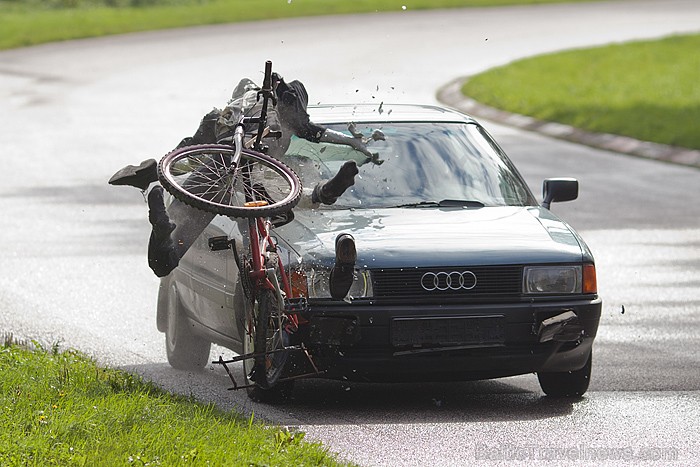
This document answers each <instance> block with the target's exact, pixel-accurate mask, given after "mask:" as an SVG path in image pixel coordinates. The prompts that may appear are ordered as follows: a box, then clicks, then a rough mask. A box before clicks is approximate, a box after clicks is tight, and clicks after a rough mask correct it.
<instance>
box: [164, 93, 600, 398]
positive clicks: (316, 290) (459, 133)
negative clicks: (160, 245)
mask: <svg viewBox="0 0 700 467" xmlns="http://www.w3.org/2000/svg"><path fill="white" fill-rule="evenodd" d="M309 112H310V114H311V118H312V120H313V121H314V122H317V123H320V124H323V125H324V126H327V127H329V128H332V129H335V130H337V131H342V132H345V133H353V134H359V133H361V134H363V135H370V134H372V133H375V134H381V135H382V138H378V140H373V141H371V142H370V143H369V146H368V147H369V149H370V151H371V152H372V153H374V154H375V157H372V158H368V157H367V156H366V155H364V154H362V153H360V152H358V151H355V150H353V149H352V148H350V147H347V146H338V145H334V144H329V143H311V142H308V141H306V140H302V139H293V140H292V141H291V143H290V145H289V149H288V150H287V153H286V156H285V159H284V161H285V162H286V163H287V164H288V165H289V166H291V167H292V168H293V169H294V170H295V171H296V172H297V173H298V174H299V175H300V176H301V179H302V181H303V183H304V186H305V187H313V186H314V185H315V184H316V182H317V181H319V180H323V179H327V178H329V177H331V176H332V175H333V174H334V173H336V172H337V170H338V168H339V167H340V166H341V165H342V164H343V163H344V162H345V161H347V160H350V159H354V160H356V161H357V162H358V165H359V170H360V172H359V174H358V176H357V177H356V179H355V184H354V185H353V186H352V187H351V188H350V189H349V190H347V191H346V192H345V194H344V195H343V196H342V197H340V198H339V199H338V201H337V202H336V203H335V204H333V205H331V206H325V205H322V206H315V205H310V204H309V203H307V202H306V200H302V202H301V203H300V204H299V205H298V206H297V207H296V208H295V209H294V216H293V219H292V220H291V221H290V220H289V219H287V221H288V222H287V223H285V224H284V225H281V226H279V227H277V228H276V229H275V230H274V235H275V237H276V238H277V240H278V242H279V244H280V247H281V248H280V254H281V256H282V258H283V261H284V262H285V264H286V265H287V267H288V268H289V270H290V271H293V273H292V275H293V277H294V280H295V284H296V286H297V287H301V288H302V289H303V292H304V295H305V296H307V298H308V310H307V311H306V312H305V315H304V318H305V320H306V327H305V334H304V342H305V344H306V345H308V346H309V348H310V349H312V350H313V357H314V363H315V365H316V366H317V367H318V369H320V370H321V371H322V377H327V378H338V379H341V378H342V379H348V380H354V381H387V382H389V381H462V380H469V379H487V378H497V377H504V376H512V375H518V374H525V373H532V372H536V373H537V375H538V378H539V381H540V384H541V386H542V389H543V390H544V392H545V393H547V394H549V395H552V396H569V395H581V394H583V393H584V392H585V391H586V390H587V388H588V384H589V380H590V373H591V362H592V344H593V340H594V338H595V335H596V331H597V328H598V322H599V319H600V312H601V300H600V298H599V297H598V295H597V287H596V272H595V264H594V259H593V255H592V254H591V252H590V250H589V249H588V247H587V246H586V244H585V243H584V241H583V239H582V238H581V237H580V236H579V235H578V234H577V233H576V232H575V231H574V230H573V229H572V228H571V226H569V225H568V224H567V223H565V222H564V221H562V220H561V219H559V218H558V217H557V216H556V215H554V214H553V213H552V212H550V210H549V204H550V203H551V202H557V201H570V200H573V199H575V198H576V197H577V195H578V183H577V182H576V180H573V179H566V178H562V179H549V180H545V181H544V201H543V203H542V205H540V204H539V203H538V202H537V201H536V199H535V197H534V196H533V195H532V193H531V191H530V190H529V188H528V187H527V185H526V184H525V182H524V181H523V179H522V177H521V176H520V175H519V173H518V172H517V170H516V169H515V167H514V166H513V164H512V163H511V161H510V160H509V159H508V157H507V156H506V155H505V154H504V152H503V151H502V149H501V148H500V147H499V146H498V145H497V144H496V143H495V142H494V140H493V139H492V138H491V136H489V134H488V133H487V132H486V131H485V130H484V128H483V127H482V126H481V125H480V124H479V123H478V122H476V121H475V120H473V119H472V118H470V117H468V116H465V115H463V114H460V113H457V112H454V111H450V110H447V109H443V108H439V107H432V106H412V105H392V106H389V105H381V106H376V105H371V106H370V105H336V106H318V107H312V108H310V109H309ZM377 132H380V133H377ZM245 231H246V230H245V227H244V225H243V224H239V220H238V219H232V218H227V217H223V216H217V217H216V218H215V219H214V220H213V221H212V222H211V224H210V225H209V226H208V228H207V229H206V231H205V232H204V233H203V234H202V235H201V237H200V239H199V240H198V241H197V242H196V243H195V245H194V246H193V247H192V248H191V249H190V251H189V252H188V253H187V254H186V255H185V256H184V257H183V259H182V261H181V263H180V266H179V267H178V268H177V269H175V271H173V273H171V274H170V275H169V276H167V277H165V278H164V279H163V281H162V285H161V289H160V294H159V300H158V329H159V330H160V331H162V332H165V334H166V348H167V351H168V358H169V361H170V363H171V364H172V365H173V366H174V367H177V368H186V369H196V368H201V367H203V366H204V365H205V364H206V363H207V362H208V360H209V353H210V344H211V343H217V344H220V345H222V346H225V347H228V348H230V349H232V350H233V351H234V352H237V353H239V354H240V353H243V345H244V340H245V335H244V334H245V333H244V332H243V326H242V319H243V317H242V312H241V310H242V309H243V307H244V306H245V305H244V298H243V293H242V290H241V284H240V277H239V274H238V270H237V267H236V264H235V261H234V258H233V255H232V254H231V252H230V251H211V250H210V249H209V246H208V239H209V238H212V237H220V236H228V237H229V238H233V239H240V240H241V241H244V235H243V234H242V232H245ZM342 232H346V233H350V234H352V235H353V236H354V238H355V241H356V246H357V252H358V260H357V263H356V265H357V269H356V271H355V281H354V284H353V286H352V288H351V290H350V292H349V294H348V296H347V297H346V298H345V300H334V299H332V298H331V296H330V292H329V288H328V274H329V271H330V268H331V267H332V264H333V260H334V242H335V238H336V236H337V235H338V234H339V233H342ZM293 364H294V363H290V365H293ZM297 364H298V365H302V366H303V364H304V362H303V361H302V362H298V363H297ZM290 383H291V382H289V383H287V384H284V385H282V386H283V390H284V391H288V390H289V389H290ZM273 389H274V388H273ZM279 390H282V389H278V391H279Z"/></svg>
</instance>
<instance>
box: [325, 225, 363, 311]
mask: <svg viewBox="0 0 700 467" xmlns="http://www.w3.org/2000/svg"><path fill="white" fill-rule="evenodd" d="M356 261H357V249H356V248H355V239H354V238H353V237H352V235H350V234H346V233H343V234H340V235H338V236H337V237H336V239H335V264H334V265H333V269H331V277H330V279H329V286H330V291H331V297H333V298H335V299H337V300H342V299H343V298H345V296H346V295H347V294H348V292H349V291H350V287H351V286H352V281H353V280H354V272H355V262H356Z"/></svg>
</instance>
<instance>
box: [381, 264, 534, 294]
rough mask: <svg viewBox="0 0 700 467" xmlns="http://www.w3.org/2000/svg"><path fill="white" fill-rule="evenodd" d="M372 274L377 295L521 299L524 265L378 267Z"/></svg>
mask: <svg viewBox="0 0 700 467" xmlns="http://www.w3.org/2000/svg"><path fill="white" fill-rule="evenodd" d="M372 277H373V282H374V296H375V297H377V298H408V299H430V298H440V299H447V298H455V299H459V300H460V301H462V300H467V301H518V300H519V299H520V298H521V293H522V280H523V279H522V278H523V267H522V266H474V267H460V268H457V267H455V268H410V269H407V268H403V269H375V270H373V271H372Z"/></svg>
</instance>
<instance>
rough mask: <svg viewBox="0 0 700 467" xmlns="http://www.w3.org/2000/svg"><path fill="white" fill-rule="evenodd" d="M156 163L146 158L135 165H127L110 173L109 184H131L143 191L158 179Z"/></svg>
mask: <svg viewBox="0 0 700 467" xmlns="http://www.w3.org/2000/svg"><path fill="white" fill-rule="evenodd" d="M156 165H157V163H156V161H155V159H147V160H145V161H143V162H141V163H140V164H139V165H137V166H134V165H127V166H126V167H124V168H123V169H121V170H119V171H117V173H115V174H114V175H112V178H110V179H109V184H110V185H128V186H133V187H136V188H138V189H140V190H142V191H143V190H145V189H146V188H148V185H150V184H151V183H152V182H155V181H156V180H158V172H157V170H156Z"/></svg>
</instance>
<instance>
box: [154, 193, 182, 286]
mask: <svg viewBox="0 0 700 467" xmlns="http://www.w3.org/2000/svg"><path fill="white" fill-rule="evenodd" d="M148 220H149V221H150V223H151V226H152V227H153V230H151V237H150V238H149V240H148V266H149V267H150V268H151V269H152V270H153V272H154V273H155V274H156V276H158V277H164V276H167V275H168V274H170V272H171V271H172V270H173V269H175V268H176V267H177V265H178V263H179V262H180V256H179V255H178V254H177V251H176V250H175V245H174V243H173V240H172V238H171V237H170V234H171V233H172V231H173V230H175V224H173V223H172V222H171V221H170V217H169V216H168V213H167V211H166V210H165V202H164V201H163V188H162V187H160V186H155V187H153V189H151V191H150V192H149V193H148Z"/></svg>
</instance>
